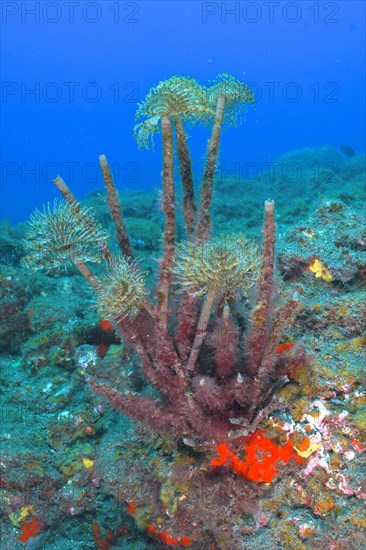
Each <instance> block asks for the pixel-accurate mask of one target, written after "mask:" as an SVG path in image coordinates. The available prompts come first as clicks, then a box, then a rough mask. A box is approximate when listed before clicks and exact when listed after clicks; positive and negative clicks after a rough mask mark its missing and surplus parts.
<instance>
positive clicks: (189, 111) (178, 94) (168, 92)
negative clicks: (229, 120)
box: [134, 76, 215, 149]
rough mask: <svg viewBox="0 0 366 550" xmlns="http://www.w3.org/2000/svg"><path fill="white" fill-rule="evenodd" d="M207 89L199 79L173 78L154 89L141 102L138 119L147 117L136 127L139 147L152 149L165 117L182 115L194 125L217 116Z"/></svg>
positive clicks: (135, 131)
mask: <svg viewBox="0 0 366 550" xmlns="http://www.w3.org/2000/svg"><path fill="white" fill-rule="evenodd" d="M206 99H207V98H206V93H205V91H204V88H203V87H202V86H200V85H199V84H198V82H197V81H196V80H194V79H193V78H190V77H185V76H172V77H171V78H169V79H168V80H163V81H161V82H159V84H158V85H157V86H156V87H155V88H151V90H150V91H149V93H148V94H147V96H146V98H145V100H144V101H143V103H139V105H138V109H137V113H136V118H137V119H139V118H142V117H146V120H145V121H143V122H141V123H140V124H137V125H136V126H135V128H134V135H135V138H136V140H137V144H138V146H139V147H140V148H142V147H145V148H146V149H148V148H149V141H150V140H151V144H152V146H154V143H153V136H154V134H155V133H156V132H158V131H159V127H160V119H161V117H163V116H166V117H169V118H171V117H174V116H180V117H182V118H183V119H184V120H187V121H189V122H191V123H193V122H196V121H197V120H200V119H201V120H202V119H204V118H207V117H208V116H211V117H212V116H213V115H214V114H215V109H213V108H212V106H211V105H209V104H208V103H207V101H206Z"/></svg>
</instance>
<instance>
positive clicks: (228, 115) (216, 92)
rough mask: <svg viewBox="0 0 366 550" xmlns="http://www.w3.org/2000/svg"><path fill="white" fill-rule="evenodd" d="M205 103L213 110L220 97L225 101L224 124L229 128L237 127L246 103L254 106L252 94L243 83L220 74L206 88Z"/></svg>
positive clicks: (225, 74)
mask: <svg viewBox="0 0 366 550" xmlns="http://www.w3.org/2000/svg"><path fill="white" fill-rule="evenodd" d="M206 93H207V101H208V103H209V104H210V105H211V106H212V108H215V106H216V102H217V100H218V99H219V98H220V97H222V98H224V100H225V115H224V123H225V124H227V125H229V126H237V125H238V115H239V113H240V112H242V111H243V109H245V108H246V104H247V103H252V104H254V94H253V92H252V91H251V90H250V89H249V88H248V86H246V85H245V84H244V83H243V82H241V81H240V80H238V79H237V78H235V77H234V76H232V75H230V74H227V73H222V74H219V75H218V76H217V77H216V78H215V80H213V81H211V86H210V87H209V88H206Z"/></svg>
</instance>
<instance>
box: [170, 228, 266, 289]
mask: <svg viewBox="0 0 366 550" xmlns="http://www.w3.org/2000/svg"><path fill="white" fill-rule="evenodd" d="M259 261H260V256H259V253H258V247H257V246H256V245H254V244H253V243H251V242H250V241H248V240H247V239H246V238H245V237H244V236H243V235H240V234H239V235H229V236H224V237H221V238H218V239H211V240H210V241H207V242H202V243H192V242H186V243H183V244H181V245H180V246H179V247H178V249H177V261H176V266H175V268H174V273H175V275H176V278H177V283H178V284H179V286H180V288H181V290H182V291H186V292H188V294H191V295H192V296H202V295H203V294H206V293H207V292H210V291H215V292H217V293H218V294H220V295H221V296H223V297H225V298H228V297H230V296H234V295H236V294H240V293H241V292H245V291H246V290H248V289H249V288H250V287H251V286H252V285H253V284H254V282H255V281H256V279H257V276H258V266H259Z"/></svg>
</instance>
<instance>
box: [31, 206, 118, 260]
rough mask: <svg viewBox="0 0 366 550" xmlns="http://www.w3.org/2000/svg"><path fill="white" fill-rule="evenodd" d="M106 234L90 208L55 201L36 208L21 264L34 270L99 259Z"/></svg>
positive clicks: (105, 240)
mask: <svg viewBox="0 0 366 550" xmlns="http://www.w3.org/2000/svg"><path fill="white" fill-rule="evenodd" d="M107 238H108V235H107V233H106V232H105V231H104V230H103V229H102V227H101V226H100V225H99V224H98V223H97V221H96V220H95V217H94V214H93V211H92V210H91V209H90V208H84V207H82V206H80V205H79V204H75V205H71V204H69V203H68V202H66V201H62V200H56V201H55V202H54V204H53V205H51V204H48V205H47V206H46V207H44V209H43V212H41V211H40V210H38V209H37V210H36V211H35V212H34V213H33V214H32V215H31V218H30V221H29V223H28V227H27V229H26V231H25V242H24V244H25V249H26V252H27V255H26V256H25V257H24V258H23V260H22V263H23V266H24V267H27V268H29V269H32V270H33V271H37V270H40V269H45V270H51V269H53V268H56V267H66V266H67V265H68V264H70V263H71V262H74V263H78V262H82V263H84V262H100V261H101V259H102V254H101V251H100V250H101V248H102V247H103V246H104V245H105V244H106V242H107Z"/></svg>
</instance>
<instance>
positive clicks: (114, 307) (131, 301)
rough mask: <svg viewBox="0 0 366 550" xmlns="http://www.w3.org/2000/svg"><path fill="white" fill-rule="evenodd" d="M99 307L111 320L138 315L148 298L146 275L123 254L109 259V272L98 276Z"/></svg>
mask: <svg viewBox="0 0 366 550" xmlns="http://www.w3.org/2000/svg"><path fill="white" fill-rule="evenodd" d="M96 291H97V307H98V309H99V311H100V312H101V313H102V314H103V315H105V316H106V317H107V318H108V319H110V320H111V321H113V322H115V323H118V322H119V321H120V320H122V319H124V318H125V317H130V318H133V317H135V316H136V314H137V313H138V311H139V310H140V308H141V307H142V306H143V303H144V301H145V298H146V294H147V291H146V288H145V277H144V276H143V275H142V273H141V272H140V270H139V268H138V266H137V264H136V263H135V262H134V261H133V260H131V259H130V258H127V257H126V256H124V255H123V254H119V255H117V256H115V257H113V258H112V259H111V260H109V264H108V272H107V274H106V275H103V276H102V277H100V278H98V282H97V285H96Z"/></svg>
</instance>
